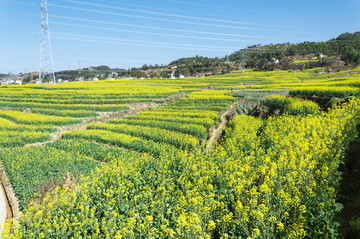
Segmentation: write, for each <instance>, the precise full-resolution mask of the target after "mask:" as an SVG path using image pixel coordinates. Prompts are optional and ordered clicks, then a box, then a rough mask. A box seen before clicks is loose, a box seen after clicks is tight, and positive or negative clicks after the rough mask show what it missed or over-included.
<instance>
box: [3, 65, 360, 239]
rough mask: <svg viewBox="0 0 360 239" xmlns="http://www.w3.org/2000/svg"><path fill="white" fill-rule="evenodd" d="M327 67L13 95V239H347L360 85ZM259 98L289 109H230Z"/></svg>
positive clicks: (8, 107) (8, 158) (18, 90)
mask: <svg viewBox="0 0 360 239" xmlns="http://www.w3.org/2000/svg"><path fill="white" fill-rule="evenodd" d="M319 70H320V69H312V70H307V71H303V72H297V73H290V72H287V71H273V72H255V71H249V72H248V73H246V74H242V73H240V72H234V73H232V74H225V75H221V76H211V77H205V78H199V79H193V78H185V79H176V80H169V79H146V82H145V80H141V79H139V80H115V81H111V82H106V81H99V82H85V83H84V82H80V83H79V82H78V83H64V84H60V85H56V86H41V85H36V86H34V85H26V86H7V87H4V88H0V107H3V108H2V109H1V110H0V129H1V130H2V131H1V135H0V147H1V151H0V160H1V163H2V164H3V168H4V170H5V171H6V174H7V176H8V178H9V179H10V182H11V184H12V187H13V189H14V191H15V194H16V197H17V199H18V201H19V204H20V207H19V210H21V216H20V218H19V219H18V220H15V221H13V222H8V223H9V224H11V226H10V227H6V229H5V231H4V233H3V234H4V238H224V239H225V238H247V239H255V238H337V237H338V236H339V234H338V228H339V222H338V219H337V213H338V212H339V211H340V210H341V208H342V206H341V204H340V203H339V201H338V191H339V185H340V182H341V173H340V170H339V167H340V166H341V165H342V164H344V158H345V157H346V152H347V149H348V148H349V145H350V144H351V143H352V142H353V141H354V140H355V139H356V138H357V137H358V129H357V126H358V124H359V117H360V100H359V99H358V98H357V97H358V96H359V94H358V92H359V88H358V87H359V86H360V84H359V83H360V78H359V77H358V76H357V75H356V74H355V75H352V74H350V73H351V72H355V71H358V70H359V69H354V70H351V71H347V72H338V73H332V74H319V73H317V71H319ZM284 92H286V94H289V95H287V96H284V94H283V93H284ZM248 93H249V94H252V96H251V97H254V96H255V95H256V94H258V95H259V100H258V101H259V102H261V104H262V106H266V107H268V108H269V109H270V110H271V109H280V114H276V115H275V114H274V115H272V114H268V115H267V116H266V117H265V118H259V117H254V116H251V115H245V114H241V115H235V113H234V114H233V115H231V114H229V112H230V111H231V110H233V108H234V106H237V105H238V104H240V103H239V102H240V101H239V98H241V99H242V100H246V99H247V94H248ZM255 93H256V94H255ZM177 94H183V95H182V97H180V98H179V99H174V98H172V97H174V96H176V95H177ZM256 97H257V96H256ZM311 97H314V98H315V99H317V98H321V99H323V98H326V97H327V98H329V100H330V98H333V97H337V98H341V104H333V105H329V107H328V108H326V109H325V108H322V106H320V105H319V104H317V103H316V102H315V101H311V100H310V99H311ZM251 100H253V99H251ZM141 104H144V105H146V104H156V109H152V110H149V109H148V108H146V107H144V108H141V107H140V108H139V105H140V106H141ZM135 106H137V107H138V108H136V107H135ZM235 108H236V107H235ZM106 112H120V113H121V112H122V113H124V115H125V116H126V117H123V116H122V117H117V118H116V117H114V118H111V117H109V118H106V120H103V118H101V117H100V116H101V115H102V114H105V113H106ZM231 112H232V111H231ZM234 112H235V111H234ZM126 113H128V115H126ZM99 117H100V118H99ZM224 118H227V125H226V126H227V127H226V129H225V131H224V132H222V131H220V133H221V137H220V139H219V141H218V143H217V144H216V146H215V147H214V148H212V149H211V150H206V149H205V143H206V142H207V141H208V140H210V139H211V138H212V137H213V135H212V134H213V133H214V132H216V130H214V129H218V128H220V127H221V126H222V124H223V123H224V122H223V121H224V120H226V119H224ZM90 119H91V120H93V121H91V120H90ZM97 119H98V120H97ZM79 125H80V126H81V127H80V126H79ZM84 125H85V126H84ZM77 126H79V127H80V128H79V129H77V128H76V127H77ZM66 127H73V128H70V130H64V128H66ZM55 134H60V136H61V137H60V138H59V137H58V138H55V139H54V137H55ZM36 142H45V143H44V145H40V146H30V147H29V146H28V145H27V144H32V143H36Z"/></svg>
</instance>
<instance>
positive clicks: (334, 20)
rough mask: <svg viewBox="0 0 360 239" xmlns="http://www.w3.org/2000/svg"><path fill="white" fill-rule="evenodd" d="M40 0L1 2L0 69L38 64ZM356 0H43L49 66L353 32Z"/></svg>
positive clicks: (137, 62) (142, 60)
mask: <svg viewBox="0 0 360 239" xmlns="http://www.w3.org/2000/svg"><path fill="white" fill-rule="evenodd" d="M40 4H41V0H27V1H23V0H0V73H9V72H11V73H19V72H32V71H38V69H39V55H40V53H39V52H40V50H39V47H40ZM359 10H360V1H359V0H341V1H340V0H336V1H335V0H311V1H310V0H302V1H291V0H274V1H270V0H251V1H250V0H247V1H242V0H229V1H215V0H207V1H200V0H151V1H145V0H133V1H123V0H118V1H116V0H104V1H99V0H86V1H85V0H48V11H49V28H50V36H51V44H52V51H53V61H54V68H55V71H58V70H67V69H77V68H79V66H80V67H81V68H83V67H88V66H97V65H109V66H111V67H119V68H130V67H133V66H142V65H143V64H153V65H154V64H168V63H169V62H171V61H172V60H175V59H178V58H181V57H190V56H195V55H200V56H207V57H215V56H218V57H223V56H224V55H226V54H230V53H232V52H234V51H236V50H238V49H240V48H243V47H246V46H250V45H254V44H262V45H264V44H269V43H283V42H291V43H298V42H303V41H326V40H329V39H331V38H334V37H336V36H338V35H339V34H341V33H344V32H356V31H359V30H360V27H359V26H360V14H359Z"/></svg>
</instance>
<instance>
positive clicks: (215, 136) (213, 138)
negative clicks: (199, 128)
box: [205, 102, 238, 151]
mask: <svg viewBox="0 0 360 239" xmlns="http://www.w3.org/2000/svg"><path fill="white" fill-rule="evenodd" d="M237 104H238V102H236V103H234V104H232V105H231V106H230V109H228V110H227V111H226V112H225V113H224V114H222V115H221V116H220V123H219V124H218V126H217V127H216V128H215V129H214V130H213V131H211V132H210V134H209V136H210V137H209V139H208V141H207V143H206V146H205V149H206V150H207V151H209V150H211V149H212V148H213V147H214V145H215V144H216V143H217V141H218V140H219V138H220V136H221V135H222V133H223V132H224V130H225V128H226V124H227V122H228V120H227V118H229V117H232V116H234V115H235V114H236V111H235V110H236V106H237Z"/></svg>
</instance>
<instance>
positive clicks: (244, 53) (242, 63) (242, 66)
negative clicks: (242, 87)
mask: <svg viewBox="0 0 360 239" xmlns="http://www.w3.org/2000/svg"><path fill="white" fill-rule="evenodd" d="M245 59H246V50H244V51H242V52H241V72H242V73H245Z"/></svg>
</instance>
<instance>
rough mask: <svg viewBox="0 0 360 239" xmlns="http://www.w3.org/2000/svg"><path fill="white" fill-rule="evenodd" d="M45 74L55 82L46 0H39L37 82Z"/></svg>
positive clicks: (42, 78) (41, 79)
mask: <svg viewBox="0 0 360 239" xmlns="http://www.w3.org/2000/svg"><path fill="white" fill-rule="evenodd" d="M46 74H49V76H50V79H51V81H52V82H53V83H54V84H55V81H56V80H55V74H54V63H53V59H52V52H51V44H50V34H49V21H48V10H47V0H41V41H40V70H39V81H38V82H37V83H38V84H41V83H42V82H43V80H44V77H45V76H46Z"/></svg>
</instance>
